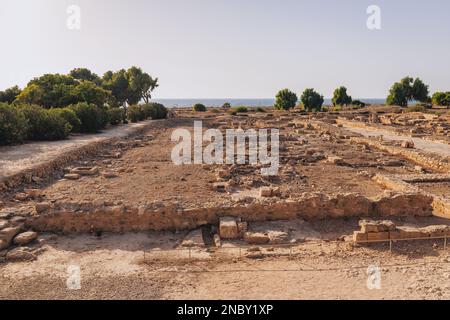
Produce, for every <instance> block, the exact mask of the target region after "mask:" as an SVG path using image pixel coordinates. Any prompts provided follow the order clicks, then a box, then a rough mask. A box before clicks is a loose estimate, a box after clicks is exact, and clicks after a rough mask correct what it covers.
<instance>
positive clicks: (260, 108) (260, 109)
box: [255, 107, 266, 112]
mask: <svg viewBox="0 0 450 320" xmlns="http://www.w3.org/2000/svg"><path fill="white" fill-rule="evenodd" d="M255 111H256V112H266V109H264V108H262V107H257V108H256V109H255Z"/></svg>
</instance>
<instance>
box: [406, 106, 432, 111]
mask: <svg viewBox="0 0 450 320" xmlns="http://www.w3.org/2000/svg"><path fill="white" fill-rule="evenodd" d="M426 110H427V109H426V108H425V106H422V105H415V106H410V107H408V108H406V109H405V112H425V111H426Z"/></svg>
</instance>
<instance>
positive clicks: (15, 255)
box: [6, 248, 37, 261]
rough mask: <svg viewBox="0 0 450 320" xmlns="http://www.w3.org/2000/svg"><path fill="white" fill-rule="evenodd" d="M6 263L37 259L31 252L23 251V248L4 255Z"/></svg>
mask: <svg viewBox="0 0 450 320" xmlns="http://www.w3.org/2000/svg"><path fill="white" fill-rule="evenodd" d="M6 259H7V260H8V261H33V260H36V259H37V257H36V255H34V254H33V253H31V252H28V251H25V250H24V249H23V248H16V249H13V250H11V251H9V252H8V253H7V254H6Z"/></svg>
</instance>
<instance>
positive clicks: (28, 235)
mask: <svg viewBox="0 0 450 320" xmlns="http://www.w3.org/2000/svg"><path fill="white" fill-rule="evenodd" d="M37 236H38V234H37V233H36V232H34V231H27V232H23V233H19V234H18V235H17V236H16V237H15V238H14V243H15V244H18V245H25V244H28V243H30V242H32V241H34V240H35V239H36V238H37Z"/></svg>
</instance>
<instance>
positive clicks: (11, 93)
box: [0, 86, 22, 104]
mask: <svg viewBox="0 0 450 320" xmlns="http://www.w3.org/2000/svg"><path fill="white" fill-rule="evenodd" d="M21 92H22V90H20V88H19V87H18V86H14V87H11V88H8V89H6V90H5V91H0V102H6V103H9V104H11V103H13V102H14V100H16V98H17V97H18V96H19V94H20V93H21Z"/></svg>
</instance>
